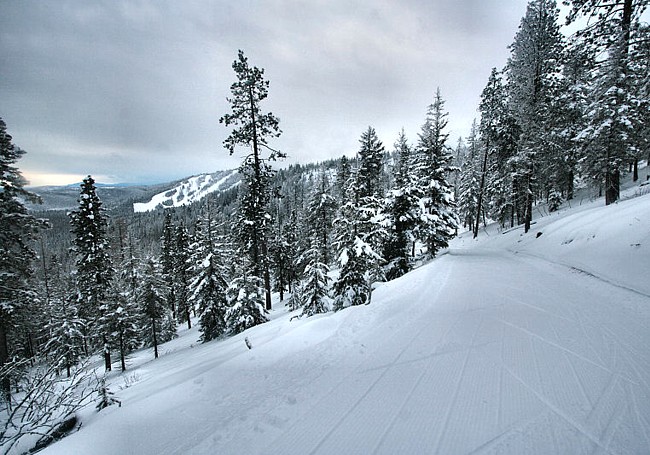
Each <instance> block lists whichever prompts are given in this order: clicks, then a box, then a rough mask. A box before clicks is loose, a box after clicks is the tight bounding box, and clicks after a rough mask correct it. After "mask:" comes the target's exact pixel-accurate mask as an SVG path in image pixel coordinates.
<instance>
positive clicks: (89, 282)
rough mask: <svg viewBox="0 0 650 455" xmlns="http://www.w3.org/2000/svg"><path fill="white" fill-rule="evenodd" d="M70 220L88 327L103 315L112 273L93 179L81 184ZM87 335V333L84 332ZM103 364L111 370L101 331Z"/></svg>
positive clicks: (106, 337) (103, 218) (106, 336)
mask: <svg viewBox="0 0 650 455" xmlns="http://www.w3.org/2000/svg"><path fill="white" fill-rule="evenodd" d="M70 224H71V226H72V233H73V234H74V240H73V244H74V248H73V251H74V252H75V254H76V257H77V260H76V267H77V288H78V292H79V304H80V309H79V314H80V316H81V317H82V318H84V320H86V321H87V324H89V326H90V327H94V326H96V325H97V323H98V322H99V320H100V319H101V318H102V317H104V316H105V315H104V314H103V313H102V305H103V304H104V302H105V300H106V297H107V296H108V291H109V288H110V285H111V280H112V278H113V275H114V270H113V266H112V263H111V259H110V256H109V252H108V241H107V239H106V225H107V220H106V215H105V214H104V209H103V208H102V202H101V200H100V199H99V197H98V196H97V193H96V188H95V180H93V178H92V177H91V176H88V177H86V178H85V179H84V180H83V183H82V184H81V192H80V195H79V208H78V210H75V211H73V212H71V213H70ZM85 335H86V337H88V335H89V334H88V333H86V334H85ZM101 337H102V340H101V341H102V344H103V351H104V366H105V368H106V371H110V370H111V351H110V345H109V334H108V333H106V332H102V333H101Z"/></svg>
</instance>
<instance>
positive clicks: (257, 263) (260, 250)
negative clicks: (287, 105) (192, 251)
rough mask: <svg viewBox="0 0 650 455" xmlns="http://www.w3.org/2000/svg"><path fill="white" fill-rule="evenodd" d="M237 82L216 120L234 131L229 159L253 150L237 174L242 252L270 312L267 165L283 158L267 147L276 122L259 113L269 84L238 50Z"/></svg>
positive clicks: (276, 130)
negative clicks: (245, 149)
mask: <svg viewBox="0 0 650 455" xmlns="http://www.w3.org/2000/svg"><path fill="white" fill-rule="evenodd" d="M232 67H233V70H234V71H235V74H236V75H237V82H235V83H233V84H232V85H231V86H230V91H231V93H232V95H233V97H232V98H229V99H228V102H229V103H230V105H231V113H229V114H225V115H224V116H223V117H221V118H220V119H219V122H220V123H224V124H225V125H226V126H230V125H234V126H235V127H236V128H235V129H234V130H232V131H231V133H230V135H229V136H228V137H227V138H226V140H225V141H224V146H225V147H226V149H227V150H228V151H229V152H230V154H231V155H232V154H233V153H234V151H235V148H236V147H237V146H244V147H252V153H251V154H249V155H248V156H246V158H245V159H244V161H243V163H242V165H241V167H240V169H239V171H240V173H241V175H242V186H241V189H242V191H241V192H240V195H241V196H240V205H239V226H240V227H241V228H242V229H240V231H239V237H240V241H241V242H242V246H243V251H245V252H246V253H247V254H248V255H249V256H250V259H251V261H252V263H253V273H254V274H255V276H257V277H260V278H262V279H263V280H264V288H265V290H266V293H265V307H266V309H267V310H270V309H271V278H270V272H269V263H270V260H269V257H268V256H269V253H268V229H269V226H270V223H269V219H270V215H269V214H268V212H267V205H268V203H269V200H270V196H271V187H270V176H271V175H272V170H271V168H270V166H269V165H268V162H269V161H274V160H275V159H277V158H283V157H284V154H283V153H281V152H279V151H277V150H273V149H271V148H270V147H269V146H268V145H267V140H268V138H269V137H278V136H279V135H280V133H281V131H280V128H279V126H278V125H279V120H278V118H277V117H275V116H274V115H273V114H272V113H267V114H263V113H261V112H260V102H261V101H263V100H264V99H265V98H266V97H267V96H268V87H269V81H267V80H265V79H264V70H263V69H259V68H257V67H255V66H253V67H251V66H249V64H248V59H247V58H246V57H245V56H244V53H243V52H242V51H241V50H240V51H239V53H238V58H237V60H235V61H234V62H233V64H232ZM261 147H264V148H266V149H267V150H269V151H270V153H269V154H268V156H267V158H264V157H263V156H262V151H261V150H260V149H261Z"/></svg>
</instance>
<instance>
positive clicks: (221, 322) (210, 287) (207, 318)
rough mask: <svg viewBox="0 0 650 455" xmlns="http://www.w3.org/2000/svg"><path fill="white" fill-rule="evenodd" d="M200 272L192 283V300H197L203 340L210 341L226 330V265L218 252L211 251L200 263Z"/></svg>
mask: <svg viewBox="0 0 650 455" xmlns="http://www.w3.org/2000/svg"><path fill="white" fill-rule="evenodd" d="M200 267H201V268H200V272H199V274H198V275H197V276H196V278H195V281H194V283H193V284H192V288H193V294H192V296H191V300H192V301H193V302H195V305H196V306H197V308H198V313H199V325H200V326H201V328H200V330H201V334H202V335H201V341H203V342H205V341H210V340H213V339H215V338H218V337H220V336H221V335H223V334H224V333H225V332H226V322H225V315H226V308H227V302H226V289H227V287H228V282H227V281H226V274H225V267H224V266H223V264H221V261H219V259H218V257H217V254H216V252H213V253H209V254H208V256H207V257H206V258H205V259H204V260H203V262H202V263H201V264H200Z"/></svg>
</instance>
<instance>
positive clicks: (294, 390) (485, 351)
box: [43, 194, 650, 455]
mask: <svg viewBox="0 0 650 455" xmlns="http://www.w3.org/2000/svg"><path fill="white" fill-rule="evenodd" d="M600 204H602V200H601V201H599V202H598V203H593V204H585V205H583V206H580V207H578V208H577V209H571V210H565V211H563V212H561V213H559V214H554V215H552V216H547V217H545V218H542V219H540V220H537V223H536V224H535V225H534V228H533V230H532V231H531V232H530V233H528V234H523V230H522V229H512V230H508V231H506V232H499V231H498V229H496V228H494V227H491V228H489V229H488V232H487V233H482V234H481V236H480V237H479V239H478V240H472V239H471V236H468V235H463V236H461V237H460V238H458V239H456V240H454V241H453V242H452V244H451V247H450V248H449V250H448V252H447V254H443V255H441V256H440V257H439V258H438V259H436V260H434V261H432V262H430V263H429V264H427V265H425V266H423V267H421V268H419V269H417V270H415V271H413V272H411V273H409V274H407V275H406V276H403V277H401V278H400V279H397V280H394V281H392V282H389V283H384V284H382V285H380V286H379V287H378V288H377V289H376V290H375V292H374V293H373V301H372V303H371V304H370V305H368V306H363V307H355V308H350V309H347V310H344V311H340V312H338V313H330V314H326V315H320V316H317V317H313V318H309V319H306V320H293V321H292V320H290V317H291V316H292V314H290V313H287V312H286V310H285V309H284V308H282V306H281V305H280V304H279V303H277V302H276V303H275V308H276V309H275V310H274V311H272V312H271V318H272V320H271V322H269V323H267V324H263V325H261V326H257V327H254V328H252V329H250V330H248V331H246V332H245V333H243V334H240V335H237V336H235V337H232V338H228V339H225V340H220V341H213V342H210V343H206V344H196V340H197V339H198V332H197V331H196V329H192V330H189V331H187V330H184V331H182V332H181V337H180V338H179V339H177V340H174V341H172V342H170V343H168V344H167V345H165V347H163V349H162V350H161V352H162V357H161V358H159V359H158V360H155V361H154V360H151V359H152V357H153V355H152V353H151V352H150V351H141V352H138V353H136V354H135V355H133V356H132V358H131V360H130V370H129V371H127V372H126V373H125V374H122V375H120V374H118V373H112V376H110V384H111V389H112V390H113V391H115V392H116V395H117V397H118V398H119V399H121V400H122V407H120V408H118V407H116V406H113V407H110V408H108V409H106V410H104V411H102V412H100V413H95V412H94V411H93V410H91V409H89V410H88V411H87V412H86V413H85V414H84V415H83V416H82V419H83V426H82V428H81V430H80V431H78V432H76V433H73V434H72V435H70V436H68V437H66V438H65V439H63V440H61V441H60V442H57V443H55V444H54V445H52V446H50V447H49V448H47V449H46V450H45V451H44V452H43V453H45V454H48V455H54V454H61V455H67V454H91V453H92V454H96V455H102V454H125V453H133V454H136V453H137V454H143V455H146V454H152V455H153V454H156V455H159V454H181V453H183V454H184V453H191V454H214V453H219V454H268V455H271V454H282V455H286V454H337V455H338V454H397V453H404V454H469V453H472V454H495V453H499V454H523V453H526V454H531V453H533V454H557V453H561V454H577V453H599V454H600V453H602V454H641V453H650V329H649V328H650V293H648V285H647V281H648V279H647V278H648V274H647V271H648V270H649V269H650V237H649V235H650V194H646V195H644V196H640V197H637V198H634V199H630V200H626V201H622V202H619V203H618V204H615V205H613V206H610V207H604V206H601V205H600ZM538 232H541V233H542V234H541V235H539V236H537V233H538ZM488 234H489V235H488ZM585 272H588V273H585ZM245 337H247V338H248V339H249V340H250V341H251V343H252V345H253V347H252V349H251V350H249V349H248V348H247V347H246V345H245V343H244V338H245ZM129 378H131V379H129ZM126 385H130V386H129V387H128V388H123V389H122V390H120V387H121V386H126Z"/></svg>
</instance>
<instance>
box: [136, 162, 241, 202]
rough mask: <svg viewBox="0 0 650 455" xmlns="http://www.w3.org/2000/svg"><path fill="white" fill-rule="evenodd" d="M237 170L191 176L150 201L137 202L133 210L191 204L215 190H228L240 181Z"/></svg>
mask: <svg viewBox="0 0 650 455" xmlns="http://www.w3.org/2000/svg"><path fill="white" fill-rule="evenodd" d="M236 176H237V171H236V170H232V171H224V172H217V173H214V174H201V175H197V176H194V177H190V178H188V179H187V180H185V181H183V182H181V183H180V184H179V185H178V186H176V187H174V188H171V189H169V190H167V191H164V192H162V193H158V194H156V195H155V196H153V197H152V198H151V200H150V201H149V202H136V203H134V204H133V211H134V212H136V213H140V212H150V211H153V210H156V209H157V208H160V207H163V208H169V207H180V206H183V205H191V204H192V203H194V202H196V201H199V200H201V199H203V198H204V197H205V196H207V195H208V194H210V193H213V192H215V191H226V190H228V189H230V188H232V187H233V186H235V185H237V184H238V183H239V180H238V179H237V178H236Z"/></svg>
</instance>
